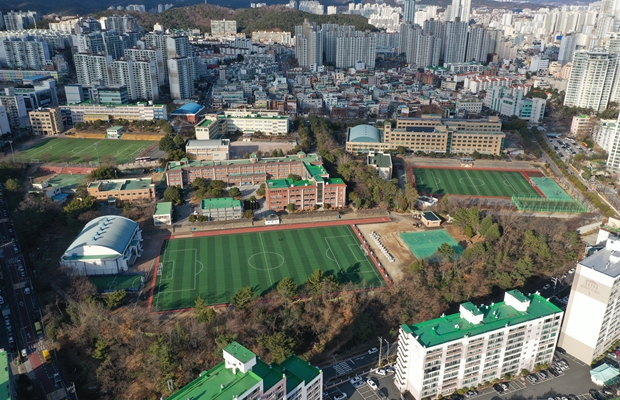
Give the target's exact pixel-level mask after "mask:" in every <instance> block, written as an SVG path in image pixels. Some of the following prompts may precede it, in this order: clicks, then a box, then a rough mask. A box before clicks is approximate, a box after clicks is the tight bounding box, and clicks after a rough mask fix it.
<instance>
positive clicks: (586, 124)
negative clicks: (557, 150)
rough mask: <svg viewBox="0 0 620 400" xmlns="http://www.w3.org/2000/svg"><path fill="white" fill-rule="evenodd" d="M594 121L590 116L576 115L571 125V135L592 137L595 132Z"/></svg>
mask: <svg viewBox="0 0 620 400" xmlns="http://www.w3.org/2000/svg"><path fill="white" fill-rule="evenodd" d="M594 121H595V120H594V119H592V118H590V116H589V115H575V116H574V117H573V121H572V122H571V124H570V133H571V134H572V135H573V136H579V137H590V135H592V131H593V130H594Z"/></svg>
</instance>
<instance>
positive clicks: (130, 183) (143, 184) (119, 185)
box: [88, 178, 155, 192]
mask: <svg viewBox="0 0 620 400" xmlns="http://www.w3.org/2000/svg"><path fill="white" fill-rule="evenodd" d="M88 187H89V188H95V187H98V188H99V191H100V192H109V191H117V190H137V189H149V188H151V189H152V188H154V187H155V185H154V184H153V183H152V181H151V178H139V179H114V180H107V181H94V182H90V183H89V184H88Z"/></svg>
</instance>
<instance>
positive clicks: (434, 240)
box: [400, 229, 463, 261]
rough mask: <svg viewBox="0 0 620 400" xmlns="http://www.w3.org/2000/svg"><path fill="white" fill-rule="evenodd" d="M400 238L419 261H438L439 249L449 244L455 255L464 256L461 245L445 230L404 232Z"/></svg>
mask: <svg viewBox="0 0 620 400" xmlns="http://www.w3.org/2000/svg"><path fill="white" fill-rule="evenodd" d="M400 237H401V239H402V240H403V242H405V244H406V245H407V246H408V247H409V249H410V250H411V252H412V253H413V255H414V256H415V257H416V258H417V259H418V260H422V259H427V260H430V261H437V249H439V247H441V245H442V244H444V243H447V244H449V245H450V246H451V247H452V249H453V250H454V253H455V254H463V248H462V247H461V245H459V244H458V242H457V241H456V240H454V238H453V237H452V236H450V234H449V233H448V231H446V230H445V229H439V230H432V231H422V232H404V233H401V234H400Z"/></svg>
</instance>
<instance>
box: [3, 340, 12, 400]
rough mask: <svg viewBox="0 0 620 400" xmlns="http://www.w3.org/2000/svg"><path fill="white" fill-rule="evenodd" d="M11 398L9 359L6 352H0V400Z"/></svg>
mask: <svg viewBox="0 0 620 400" xmlns="http://www.w3.org/2000/svg"><path fill="white" fill-rule="evenodd" d="M10 398H11V388H10V382H9V359H8V355H7V353H6V351H4V350H2V351H0V400H5V399H6V400H9V399H10Z"/></svg>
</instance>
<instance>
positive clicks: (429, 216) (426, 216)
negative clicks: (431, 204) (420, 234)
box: [420, 211, 441, 228]
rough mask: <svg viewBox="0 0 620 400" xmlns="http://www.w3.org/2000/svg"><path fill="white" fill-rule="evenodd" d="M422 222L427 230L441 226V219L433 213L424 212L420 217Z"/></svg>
mask: <svg viewBox="0 0 620 400" xmlns="http://www.w3.org/2000/svg"><path fill="white" fill-rule="evenodd" d="M420 221H422V224H424V226H425V227H427V228H438V227H439V226H441V218H439V216H438V215H437V214H435V213H434V212H432V211H424V212H423V213H422V215H421V216H420Z"/></svg>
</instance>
